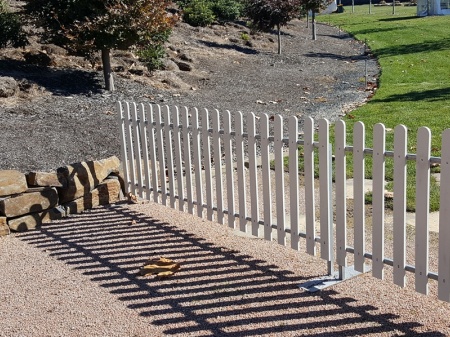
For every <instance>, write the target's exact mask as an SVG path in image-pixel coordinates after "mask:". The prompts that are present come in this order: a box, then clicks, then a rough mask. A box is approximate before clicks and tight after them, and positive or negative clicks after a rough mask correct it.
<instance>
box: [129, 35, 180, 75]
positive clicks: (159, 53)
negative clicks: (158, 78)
mask: <svg viewBox="0 0 450 337" xmlns="http://www.w3.org/2000/svg"><path fill="white" fill-rule="evenodd" d="M171 32H172V30H171V29H167V30H165V31H162V32H160V33H158V34H155V35H153V37H152V43H150V44H148V45H144V46H141V47H140V48H138V49H137V52H136V54H137V56H138V57H139V60H140V61H142V62H145V63H146V65H147V68H148V70H149V71H153V70H158V69H161V68H162V66H163V59H164V57H165V56H166V49H165V48H164V43H165V42H167V40H168V39H169V37H170V34H171Z"/></svg>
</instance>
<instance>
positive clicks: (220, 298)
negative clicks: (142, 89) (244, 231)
mask: <svg viewBox="0 0 450 337" xmlns="http://www.w3.org/2000/svg"><path fill="white" fill-rule="evenodd" d="M132 221H134V222H132ZM207 225H208V224H207V223H205V226H207ZM19 237H20V238H21V240H23V241H26V242H28V243H29V244H31V245H34V246H36V247H37V248H38V249H42V250H45V251H46V252H47V253H49V254H50V256H52V257H54V258H57V259H58V260H61V261H64V262H65V263H66V264H68V265H70V266H72V267H73V268H74V269H75V270H78V271H79V272H82V273H83V274H85V275H87V276H88V277H90V279H91V281H92V283H93V285H97V286H101V287H103V288H106V289H107V290H108V291H109V292H110V293H112V294H115V296H117V298H118V299H119V300H121V301H123V302H124V303H125V304H126V305H127V307H128V308H130V309H133V310H135V311H137V312H138V313H139V314H140V315H141V316H143V317H149V322H151V324H154V325H157V326H164V327H165V330H164V333H165V334H166V335H180V334H189V335H202V336H261V335H272V334H277V335H284V334H286V335H293V334H295V335H299V334H301V335H304V336H331V335H332V336H355V335H365V334H368V333H372V334H373V333H389V332H392V331H394V330H396V331H397V332H399V333H404V334H406V335H420V334H418V333H417V332H416V331H415V330H414V329H415V328H416V327H419V326H420V324H419V323H417V322H414V321H410V322H398V321H397V318H398V316H396V315H394V314H380V313H377V308H376V307H373V306H370V305H365V304H361V303H357V302H356V300H355V299H353V298H342V297H340V296H339V293H337V292H336V291H333V290H326V291H322V292H319V293H315V294H311V293H308V292H303V291H301V290H299V289H298V287H297V285H298V284H299V283H302V282H304V281H305V278H303V277H299V276H295V275H293V273H292V272H291V271H289V270H283V269H282V268H280V267H278V266H275V265H269V264H268V263H267V262H266V261H264V260H261V259H258V258H255V257H254V256H249V255H244V254H242V253H241V252H239V251H235V250H231V249H228V248H227V247H225V246H220V245H217V244H213V243H210V242H207V241H206V240H204V239H202V238H200V237H198V236H196V235H195V234H193V233H189V232H187V231H185V230H183V229H181V228H178V227H176V226H173V225H170V224H168V223H163V222H160V221H158V220H157V219H153V218H151V217H149V216H146V215H144V214H141V213H136V212H134V211H131V210H130V209H128V208H126V207H124V206H120V205H116V206H112V207H109V208H108V207H104V208H97V209H95V210H92V211H91V212H88V213H84V214H80V215H75V216H73V217H71V218H68V219H65V220H62V221H59V222H54V223H52V224H49V225H46V226H45V227H43V228H41V229H40V230H38V231H34V232H27V233H23V234H21V235H20V236H19ZM249 240H250V239H249ZM159 256H165V257H168V258H171V259H173V260H174V261H176V262H180V263H181V269H180V271H179V272H178V273H177V274H175V275H174V276H173V277H171V278H169V279H164V280H162V279H157V278H144V277H141V276H138V275H137V272H138V270H139V268H140V267H141V266H142V265H143V263H145V262H146V261H147V260H148V258H155V257H159ZM282 263H283V261H280V264H282ZM422 335H423V336H425V335H430V336H431V335H433V336H443V335H442V334H440V333H439V332H432V333H426V334H422Z"/></svg>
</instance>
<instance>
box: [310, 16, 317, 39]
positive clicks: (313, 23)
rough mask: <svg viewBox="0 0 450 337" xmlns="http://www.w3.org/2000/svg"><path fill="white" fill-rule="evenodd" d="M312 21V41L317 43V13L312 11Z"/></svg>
mask: <svg viewBox="0 0 450 337" xmlns="http://www.w3.org/2000/svg"><path fill="white" fill-rule="evenodd" d="M311 21H312V39H313V40H314V41H315V40H317V32H316V12H315V11H312V16H311Z"/></svg>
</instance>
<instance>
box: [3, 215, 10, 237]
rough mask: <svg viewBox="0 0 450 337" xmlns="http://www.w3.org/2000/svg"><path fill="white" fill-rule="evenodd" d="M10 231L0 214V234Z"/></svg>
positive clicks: (7, 233)
mask: <svg viewBox="0 0 450 337" xmlns="http://www.w3.org/2000/svg"><path fill="white" fill-rule="evenodd" d="M10 232H11V231H10V229H9V226H8V222H7V221H6V217H3V216H0V236H6V235H9V233H10Z"/></svg>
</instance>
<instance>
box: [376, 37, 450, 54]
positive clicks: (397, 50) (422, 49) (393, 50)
mask: <svg viewBox="0 0 450 337" xmlns="http://www.w3.org/2000/svg"><path fill="white" fill-rule="evenodd" d="M448 49H450V39H442V40H440V41H436V40H429V41H424V42H421V43H413V44H405V45H397V46H392V47H387V48H380V49H377V50H376V51H375V53H376V55H377V57H388V56H400V55H407V54H414V53H427V52H433V51H439V50H448Z"/></svg>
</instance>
